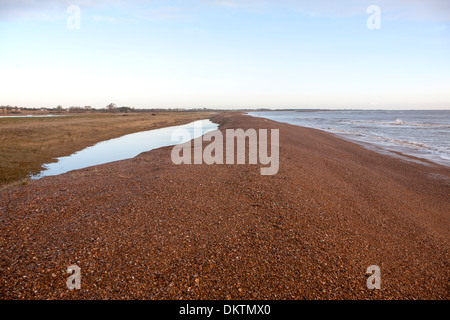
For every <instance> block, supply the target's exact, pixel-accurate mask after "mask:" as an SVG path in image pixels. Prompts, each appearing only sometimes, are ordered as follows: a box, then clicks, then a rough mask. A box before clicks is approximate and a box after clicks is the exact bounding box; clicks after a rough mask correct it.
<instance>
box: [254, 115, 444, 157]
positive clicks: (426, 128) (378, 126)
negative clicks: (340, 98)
mask: <svg viewBox="0 0 450 320" xmlns="http://www.w3.org/2000/svg"><path fill="white" fill-rule="evenodd" d="M248 114H250V115H252V116H255V117H262V118H267V119H270V120H274V121H279V122H284V123H289V124H293V125H298V126H303V127H309V128H315V129H319V130H324V131H327V132H331V133H333V134H336V135H338V136H339V137H341V138H345V139H348V140H351V141H353V142H357V143H359V144H362V145H363V146H365V147H367V148H369V149H372V150H375V151H377V152H380V153H384V154H390V155H393V156H399V153H400V154H403V155H409V156H413V157H415V158H419V159H426V160H429V161H431V162H434V163H438V164H441V165H444V166H450V110H339V111H328V110H327V111H305V110H296V111H267V112H266V111H264V112H249V113H248ZM400 157H401V155H400ZM404 158H405V159H406V160H410V161H414V160H413V159H411V158H410V157H404ZM419 162H422V161H420V160H419ZM425 164H426V163H425Z"/></svg>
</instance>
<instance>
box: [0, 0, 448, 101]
mask: <svg viewBox="0 0 450 320" xmlns="http://www.w3.org/2000/svg"><path fill="white" fill-rule="evenodd" d="M370 5H375V6H376V8H378V9H379V15H377V13H378V11H377V10H375V11H373V10H368V8H369V6H370ZM369 9H370V8H369ZM377 22H379V24H377ZM111 102H113V103H116V104H117V105H118V106H131V107H135V108H329V109H335V108H339V109H342V108H352V109H450V1H448V0H397V1H396V0H370V1H366V0H341V1H335V0H316V1H304V0H278V1H270V0H241V1H239V0H183V1H171V0H167V1H160V0H136V1H125V0H112V1H106V0H78V1H77V0H72V1H70V0H53V1H52V0H0V105H12V106H19V107H37V108H42V107H52V108H54V107H56V106H58V105H62V106H63V107H69V106H86V105H90V106H93V107H96V108H104V107H105V106H106V105H107V104H109V103H111Z"/></svg>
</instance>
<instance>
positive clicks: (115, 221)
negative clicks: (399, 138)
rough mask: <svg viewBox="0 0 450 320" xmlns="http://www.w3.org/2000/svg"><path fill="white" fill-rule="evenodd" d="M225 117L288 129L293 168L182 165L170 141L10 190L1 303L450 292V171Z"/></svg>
mask: <svg viewBox="0 0 450 320" xmlns="http://www.w3.org/2000/svg"><path fill="white" fill-rule="evenodd" d="M212 121H214V122H217V123H219V124H220V128H219V129H220V130H222V131H223V130H225V129H228V128H242V129H244V130H246V129H248V128H254V129H270V128H277V129H279V130H280V162H279V171H278V173H277V174H276V175H273V176H263V175H261V174H260V170H259V169H260V167H261V166H260V165H248V164H246V165H206V164H202V165H194V164H193V165H178V166H177V165H174V164H173V163H172V161H171V157H170V154H171V150H172V148H171V147H167V148H161V149H157V150H153V151H150V152H147V153H143V154H141V155H139V156H137V157H136V158H133V159H130V160H124V161H118V162H113V163H109V164H105V165H100V166H95V167H91V168H86V169H82V170H77V171H72V172H69V173H66V174H63V175H60V176H54V177H47V178H43V179H40V180H37V181H32V182H30V183H29V184H28V185H26V186H17V187H14V188H12V189H10V190H6V191H3V192H2V193H0V298H1V299H449V298H450V295H449V274H450V265H449V262H450V260H449V251H448V250H449V243H448V241H449V236H450V215H449V213H450V201H449V195H450V182H449V181H450V169H449V168H447V167H443V166H439V165H435V164H431V163H429V164H428V165H421V164H418V163H414V162H407V161H405V160H402V159H398V158H393V157H388V156H385V155H380V154H377V153H375V152H373V151H370V150H366V149H364V148H363V147H362V146H360V145H357V144H354V143H351V142H348V141H345V140H342V139H339V138H337V137H335V136H333V135H331V134H329V133H326V132H322V131H318V130H314V129H308V128H302V127H297V126H292V125H287V124H281V123H277V122H274V121H270V120H265V119H260V118H254V117H250V116H246V115H240V114H225V115H217V116H215V117H213V118H212ZM206 144H207V143H206V142H205V145H206ZM70 265H77V266H79V267H80V268H81V289H79V290H76V289H75V290H68V288H67V286H66V280H67V278H68V277H69V274H68V273H67V268H68V266H70ZM371 265H378V266H379V267H380V269H381V289H379V290H369V289H368V288H367V287H366V280H367V275H366V269H367V267H369V266H371Z"/></svg>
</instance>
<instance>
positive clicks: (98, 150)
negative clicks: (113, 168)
mask: <svg viewBox="0 0 450 320" xmlns="http://www.w3.org/2000/svg"><path fill="white" fill-rule="evenodd" d="M218 127H219V125H218V124H215V123H212V122H211V121H209V120H198V121H194V122H191V123H188V124H185V125H180V126H173V127H166V128H160V129H154V130H149V131H142V132H136V133H131V134H127V135H124V136H122V137H119V138H114V139H110V140H106V141H102V142H99V143H97V144H95V145H93V146H91V147H88V148H85V149H83V150H81V151H77V152H75V153H74V154H72V155H70V156H67V157H61V158H57V160H58V161H57V162H54V163H49V164H45V165H44V168H45V170H43V171H41V172H40V173H39V174H37V175H34V176H31V179H40V178H42V177H47V176H54V175H58V174H62V173H66V172H69V171H72V170H77V169H83V168H87V167H91V166H95V165H99V164H104V163H108V162H113V161H118V160H125V159H130V158H134V157H135V156H137V155H138V154H140V153H142V152H146V151H150V150H153V149H157V148H161V147H167V146H172V145H176V144H178V143H180V142H179V141H173V140H172V133H173V132H174V130H176V129H187V130H188V131H189V132H190V134H191V137H193V139H195V138H198V137H200V136H202V135H203V134H205V133H207V132H210V131H213V130H216V129H217V128H218ZM194 128H195V130H194ZM199 128H201V130H198V129H199Z"/></svg>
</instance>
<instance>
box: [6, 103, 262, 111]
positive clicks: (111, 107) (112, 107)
mask: <svg viewBox="0 0 450 320" xmlns="http://www.w3.org/2000/svg"><path fill="white" fill-rule="evenodd" d="M225 110H230V111H270V109H263V108H260V109H231V108H230V109H220V111H225ZM21 111H41V112H50V113H97V112H98V113H132V112H179V111H185V112H198V111H206V112H207V111H218V109H212V108H191V109H185V108H171V109H167V108H149V109H140V108H139V109H135V108H133V107H127V106H122V107H118V106H117V105H116V104H115V103H110V104H108V105H107V106H106V107H104V108H101V109H97V108H94V107H91V106H84V107H81V106H71V107H67V108H64V107H63V106H61V105H59V106H57V107H55V108H25V107H17V106H14V107H13V106H10V105H8V106H0V113H21Z"/></svg>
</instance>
